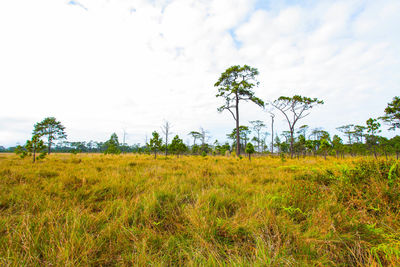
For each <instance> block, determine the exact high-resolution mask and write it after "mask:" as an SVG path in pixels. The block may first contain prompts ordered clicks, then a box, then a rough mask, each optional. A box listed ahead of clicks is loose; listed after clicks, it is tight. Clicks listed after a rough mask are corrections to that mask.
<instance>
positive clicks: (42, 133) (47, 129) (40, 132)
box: [33, 117, 67, 154]
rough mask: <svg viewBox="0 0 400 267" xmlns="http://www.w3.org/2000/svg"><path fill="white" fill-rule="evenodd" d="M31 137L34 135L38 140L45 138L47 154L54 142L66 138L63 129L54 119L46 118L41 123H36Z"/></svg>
mask: <svg viewBox="0 0 400 267" xmlns="http://www.w3.org/2000/svg"><path fill="white" fill-rule="evenodd" d="M33 135H36V136H38V137H39V138H40V137H46V138H47V147H48V151H47V153H48V154H50V152H51V145H52V144H53V142H54V140H57V139H66V138H67V134H66V133H65V127H64V126H63V125H62V124H61V122H59V121H57V120H56V118H54V117H47V118H45V119H44V120H43V121H41V122H38V123H36V124H35V126H34V130H33Z"/></svg>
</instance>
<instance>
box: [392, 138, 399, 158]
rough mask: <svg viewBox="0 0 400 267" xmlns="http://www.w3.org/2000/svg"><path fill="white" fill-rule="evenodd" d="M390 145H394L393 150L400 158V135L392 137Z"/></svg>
mask: <svg viewBox="0 0 400 267" xmlns="http://www.w3.org/2000/svg"><path fill="white" fill-rule="evenodd" d="M390 145H391V146H392V147H393V150H394V152H395V153H396V158H397V159H399V155H400V136H399V135H396V136H395V137H393V138H392V139H390Z"/></svg>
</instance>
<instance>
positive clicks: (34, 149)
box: [32, 145, 36, 163]
mask: <svg viewBox="0 0 400 267" xmlns="http://www.w3.org/2000/svg"><path fill="white" fill-rule="evenodd" d="M32 155H33V161H32V163H35V160H36V147H35V145H33V149H32Z"/></svg>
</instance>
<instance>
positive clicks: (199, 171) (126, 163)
mask: <svg viewBox="0 0 400 267" xmlns="http://www.w3.org/2000/svg"><path fill="white" fill-rule="evenodd" d="M396 164H398V163H396V162H395V161H394V160H392V161H389V162H387V161H383V160H379V161H373V160H372V159H368V160H363V159H360V158H349V159H345V160H336V159H333V158H332V159H329V160H327V161H325V160H323V159H320V158H305V159H294V160H290V159H287V160H285V161H282V160H281V159H280V158H269V157H265V158H256V157H255V158H253V159H252V161H251V162H249V161H248V160H247V159H238V158H227V157H205V158H203V157H195V156H193V157H181V158H175V157H170V158H168V159H165V158H162V157H159V158H158V159H157V160H154V159H153V156H143V155H119V156H105V155H68V154H58V155H51V156H50V157H49V158H47V159H45V160H43V161H41V162H38V163H37V164H32V163H31V162H30V160H29V159H26V160H21V159H19V158H17V157H16V156H14V155H7V154H1V155H0V265H10V266H20V265H29V266H43V265H48V266H49V265H56V266H79V265H94V266H101V265H102V266H106V265H150V264H151V265H226V264H228V265H255V266H265V265H273V266H282V265H323V266H325V265H370V266H371V265H372V266H374V265H400V230H399V229H400V220H399V215H400V214H399V205H400V190H399V188H400V186H399V167H398V166H397V165H396Z"/></svg>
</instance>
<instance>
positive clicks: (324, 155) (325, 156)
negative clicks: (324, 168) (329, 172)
mask: <svg viewBox="0 0 400 267" xmlns="http://www.w3.org/2000/svg"><path fill="white" fill-rule="evenodd" d="M326 154H328V152H327V151H325V153H324V158H325V160H326Z"/></svg>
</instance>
